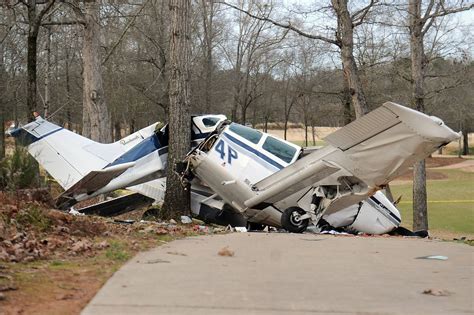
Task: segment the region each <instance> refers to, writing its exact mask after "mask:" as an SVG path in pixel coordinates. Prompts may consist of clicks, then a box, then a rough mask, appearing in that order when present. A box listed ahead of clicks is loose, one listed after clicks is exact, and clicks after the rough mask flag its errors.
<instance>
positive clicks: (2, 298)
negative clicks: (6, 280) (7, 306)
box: [0, 293, 7, 301]
mask: <svg viewBox="0 0 474 315" xmlns="http://www.w3.org/2000/svg"><path fill="white" fill-rule="evenodd" d="M6 299H7V296H6V295H5V294H3V293H0V301H5V300H6Z"/></svg>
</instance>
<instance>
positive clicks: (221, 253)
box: [217, 246, 235, 257]
mask: <svg viewBox="0 0 474 315" xmlns="http://www.w3.org/2000/svg"><path fill="white" fill-rule="evenodd" d="M217 254H218V255H219V256H224V257H233V256H234V255H235V252H234V251H233V250H231V249H230V248H229V246H226V247H224V248H221V250H220V251H219V252H217Z"/></svg>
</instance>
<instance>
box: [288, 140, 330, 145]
mask: <svg viewBox="0 0 474 315" xmlns="http://www.w3.org/2000/svg"><path fill="white" fill-rule="evenodd" d="M291 142H293V143H294V144H296V145H299V146H300V147H305V146H306V142H305V141H304V140H301V141H291ZM325 144H326V143H325V142H324V140H316V144H315V146H324V145H325ZM308 146H309V147H312V146H313V140H312V139H308Z"/></svg>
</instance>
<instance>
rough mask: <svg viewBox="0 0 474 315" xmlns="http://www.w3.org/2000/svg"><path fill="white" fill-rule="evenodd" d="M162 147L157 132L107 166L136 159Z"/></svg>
mask: <svg viewBox="0 0 474 315" xmlns="http://www.w3.org/2000/svg"><path fill="white" fill-rule="evenodd" d="M160 148H161V144H160V141H159V140H158V137H157V136H156V134H153V135H152V136H150V137H148V138H145V139H143V141H141V142H140V143H139V144H137V145H136V146H134V147H133V148H131V149H130V150H129V151H127V152H125V153H124V154H123V155H121V156H120V157H118V158H117V159H116V160H115V161H113V162H112V163H110V164H109V165H107V167H110V166H114V165H117V164H123V163H128V162H133V161H136V160H138V159H140V158H142V157H144V156H145V155H148V154H150V153H152V152H154V151H156V150H158V149H160Z"/></svg>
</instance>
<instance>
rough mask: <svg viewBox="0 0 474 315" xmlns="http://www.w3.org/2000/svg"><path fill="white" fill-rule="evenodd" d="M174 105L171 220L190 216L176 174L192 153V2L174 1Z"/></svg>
mask: <svg viewBox="0 0 474 315" xmlns="http://www.w3.org/2000/svg"><path fill="white" fill-rule="evenodd" d="M169 8H170V13H171V36H170V92H169V94H170V105H169V111H168V124H169V136H170V138H169V147H168V148H169V151H168V167H167V179H166V193H165V200H164V205H163V209H162V216H163V217H164V218H169V217H172V216H177V215H180V214H188V213H189V210H190V192H189V187H187V188H188V189H186V190H185V189H183V187H182V185H181V181H180V178H179V176H178V175H177V174H176V173H175V172H174V168H175V164H176V162H179V161H181V160H182V159H183V158H184V156H185V155H186V153H188V152H189V150H190V145H191V117H190V63H191V34H190V31H191V30H190V14H191V0H170V5H169Z"/></svg>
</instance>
